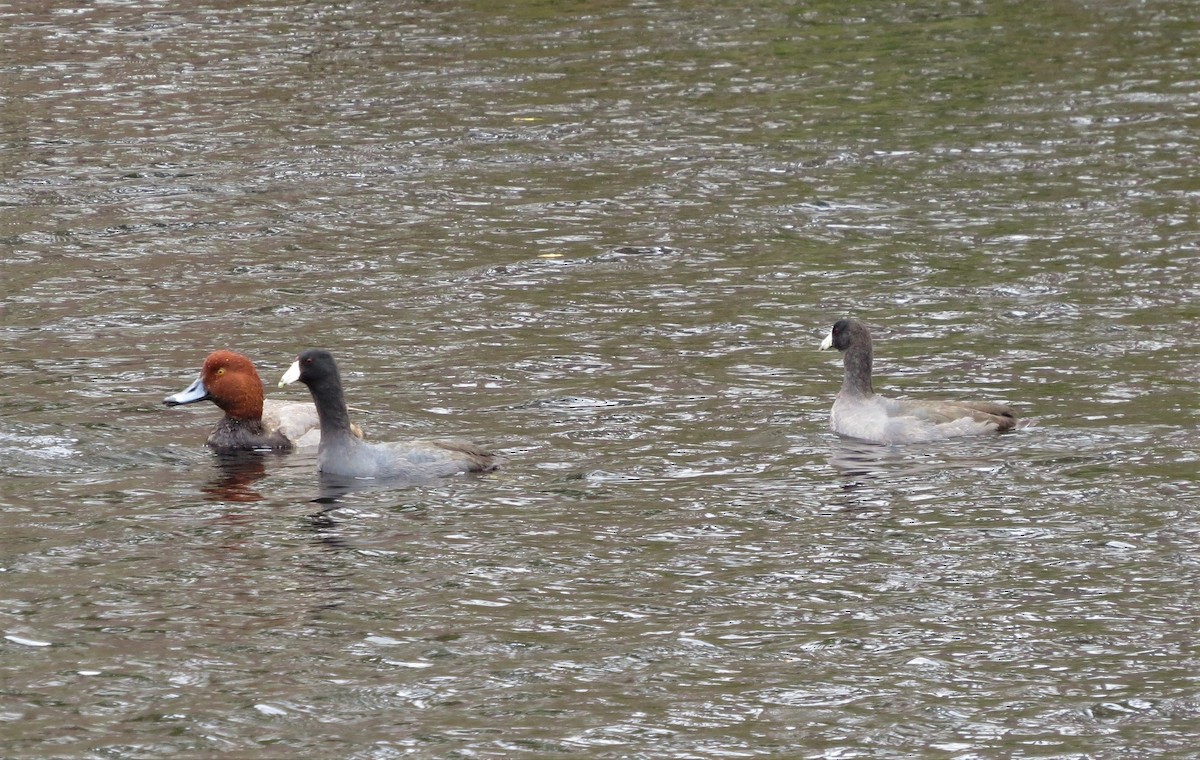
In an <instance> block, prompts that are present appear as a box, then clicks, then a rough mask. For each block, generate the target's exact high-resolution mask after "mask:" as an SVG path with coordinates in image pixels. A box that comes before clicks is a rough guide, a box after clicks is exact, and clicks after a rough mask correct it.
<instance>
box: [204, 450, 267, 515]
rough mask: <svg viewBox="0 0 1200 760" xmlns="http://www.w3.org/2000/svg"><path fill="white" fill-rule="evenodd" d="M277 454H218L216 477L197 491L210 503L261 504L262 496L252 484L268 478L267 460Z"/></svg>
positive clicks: (241, 452)
mask: <svg viewBox="0 0 1200 760" xmlns="http://www.w3.org/2000/svg"><path fill="white" fill-rule="evenodd" d="M268 456H269V457H271V458H273V459H278V455H276V454H271V453H267V452H259V451H239V452H230V453H224V452H223V453H218V454H215V457H216V460H215V461H216V465H215V466H216V470H217V474H216V476H215V477H214V478H212V479H211V480H210V481H209V482H208V483H207V484H205V485H204V486H203V487H202V488H201V489H200V490H202V491H203V492H204V493H205V494H207V495H208V496H207V498H208V499H209V500H210V501H233V502H238V503H242V504H248V503H251V502H255V501H262V500H263V495H262V494H261V493H259V492H258V491H257V490H255V488H254V487H253V485H254V484H255V483H257V482H258V481H260V480H262V479H263V478H264V477H266V475H267V466H266V461H265V460H266V458H267V457H268Z"/></svg>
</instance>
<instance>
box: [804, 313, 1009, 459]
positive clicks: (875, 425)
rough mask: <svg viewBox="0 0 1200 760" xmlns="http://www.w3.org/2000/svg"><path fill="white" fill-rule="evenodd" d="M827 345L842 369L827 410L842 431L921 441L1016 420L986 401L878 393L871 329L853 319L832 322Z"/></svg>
mask: <svg viewBox="0 0 1200 760" xmlns="http://www.w3.org/2000/svg"><path fill="white" fill-rule="evenodd" d="M829 348H836V349H837V350H838V351H840V352H841V353H842V365H843V366H844V367H845V372H846V374H845V378H844V379H843V380H842V389H841V390H840V391H839V392H838V394H837V397H836V398H835V399H834V402H833V409H832V411H831V412H830V415H829V427H830V428H831V429H832V430H833V431H834V432H836V433H838V434H840V435H843V436H846V437H848V438H857V439H859V440H863V441H869V442H872V443H882V444H895V443H922V442H927V441H938V440H942V439H945V438H955V437H958V436H971V435H987V434H991V433H1003V432H1005V431H1008V430H1012V429H1014V428H1016V427H1017V426H1018V419H1017V415H1016V413H1015V412H1014V411H1013V410H1012V409H1011V408H1009V407H1007V406H1005V405H1003V404H997V403H992V402H990V401H919V400H914V399H896V398H887V397H885V396H879V395H876V394H875V391H874V389H873V388H872V387H871V359H872V348H871V332H870V330H868V329H867V326H866V325H865V324H863V323H862V322H861V321H859V320H857V319H853V318H847V319H839V320H838V321H837V322H835V323H834V325H833V328H832V329H831V330H830V331H829V335H827V336H826V337H825V340H824V341H822V342H821V350H827V349H829Z"/></svg>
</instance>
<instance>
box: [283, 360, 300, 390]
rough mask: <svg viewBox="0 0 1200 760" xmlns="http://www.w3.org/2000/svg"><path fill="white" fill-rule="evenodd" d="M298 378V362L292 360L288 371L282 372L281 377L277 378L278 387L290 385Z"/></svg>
mask: <svg viewBox="0 0 1200 760" xmlns="http://www.w3.org/2000/svg"><path fill="white" fill-rule="evenodd" d="M299 379H300V362H299V361H294V362H292V366H290V367H288V371H287V372H284V373H283V377H281V378H279V387H280V388H282V387H283V386H285V385H290V384H292V383H294V382H296V381H297V380H299Z"/></svg>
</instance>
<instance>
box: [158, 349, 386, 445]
mask: <svg viewBox="0 0 1200 760" xmlns="http://www.w3.org/2000/svg"><path fill="white" fill-rule="evenodd" d="M198 401H211V402H213V403H214V404H216V405H217V406H218V407H220V408H221V410H222V411H223V412H225V416H224V417H223V418H222V419H221V421H220V422H218V423H217V426H216V427H215V428H213V431H212V433H210V434H209V436H208V441H207V444H208V446H209V447H210V448H212V449H214V450H216V451H218V452H235V451H252V450H271V451H290V450H292V449H294V448H296V447H298V446H299V447H311V446H318V445H319V443H320V438H321V430H320V416H319V415H318V414H317V408H316V407H315V406H314V405H313V404H311V403H307V402H299V401H275V400H264V398H263V383H262V379H261V378H260V377H259V375H258V371H257V370H256V369H255V368H254V363H253V362H251V361H250V359H249V358H247V357H246V356H245V355H243V354H239V353H237V352H236V351H230V350H227V349H221V350H217V351H213V352H212V353H210V354H209V355H208V357H207V358H206V359H205V360H204V364H203V365H202V366H201V367H200V375H199V377H197V378H196V380H195V382H193V383H192V384H191V385H189V386H188V387H187V388H185V389H184V390H182V391H180V392H179V393H175V394H172V395H170V396H167V397H166V398H165V399H163V403H164V404H166V405H167V406H182V405H183V404H194V403H196V402H198ZM353 434H354V435H357V436H359V437H361V436H362V430H360V429H358V428H357V427H355V428H354V429H353Z"/></svg>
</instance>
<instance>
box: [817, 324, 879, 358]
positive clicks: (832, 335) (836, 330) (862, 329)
mask: <svg viewBox="0 0 1200 760" xmlns="http://www.w3.org/2000/svg"><path fill="white" fill-rule="evenodd" d="M854 345H858V346H867V347H870V345H871V331H870V330H868V329H867V326H866V325H864V324H863V323H862V322H859V321H858V320H857V319H853V318H850V317H847V318H846V319H839V320H838V321H837V322H834V323H833V329H832V330H830V331H829V335H828V336H826V338H825V340H824V341H822V343H821V349H822V350H824V349H827V348H836V349H837V350H838V351H845V350H846V349H848V348H850V346H854Z"/></svg>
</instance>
